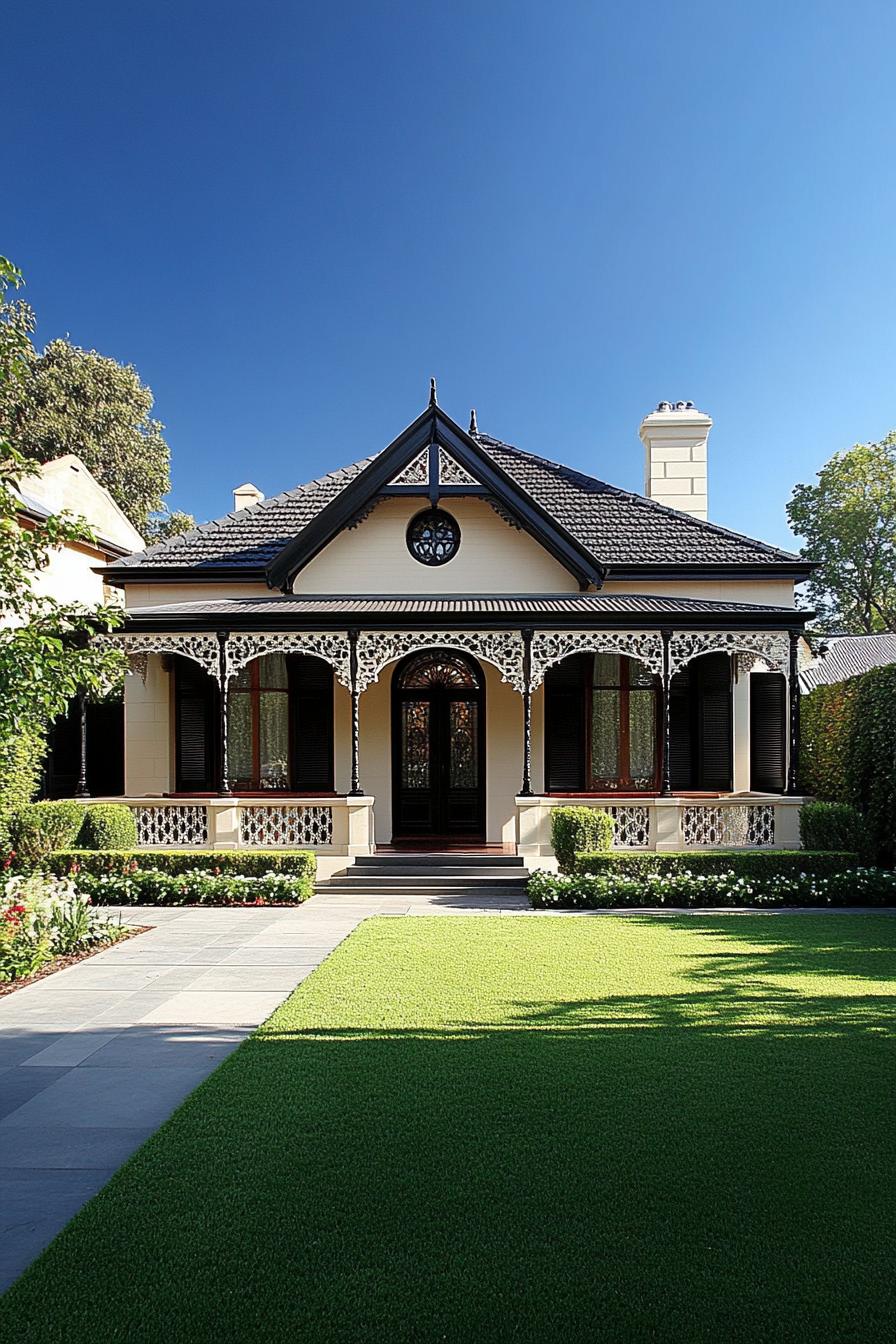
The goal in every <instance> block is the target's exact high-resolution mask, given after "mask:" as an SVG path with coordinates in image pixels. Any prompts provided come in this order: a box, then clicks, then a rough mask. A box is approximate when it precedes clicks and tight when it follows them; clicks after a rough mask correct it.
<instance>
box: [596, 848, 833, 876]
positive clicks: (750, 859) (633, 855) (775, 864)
mask: <svg viewBox="0 0 896 1344" xmlns="http://www.w3.org/2000/svg"><path fill="white" fill-rule="evenodd" d="M858 864H859V856H858V854H855V853H853V852H850V851H845V850H843V851H836V852H835V851H830V850H828V851H825V852H823V853H818V852H816V851H814V850H805V849H729V850H725V849H713V850H709V849H696V850H692V851H690V852H688V851H674V852H671V853H661V854H654V853H650V852H646V853H640V852H638V851H634V852H633V851H631V850H616V849H614V850H610V851H609V852H607V851H602V852H601V853H598V854H577V855H576V874H577V875H579V876H582V877H585V876H596V877H606V876H611V875H613V874H617V873H618V874H619V875H620V876H624V877H625V878H644V877H648V876H650V875H652V874H658V875H661V876H672V875H674V874H677V873H681V872H689V873H694V874H709V873H734V875H735V876H736V877H745V878H749V879H753V880H756V881H760V880H763V879H765V878H770V877H785V876H793V875H794V874H799V873H807V874H809V875H810V876H812V877H828V876H831V875H833V874H835V873H840V872H842V871H843V869H844V868H856V867H858Z"/></svg>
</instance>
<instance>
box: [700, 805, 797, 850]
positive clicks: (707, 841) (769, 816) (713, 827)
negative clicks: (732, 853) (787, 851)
mask: <svg viewBox="0 0 896 1344" xmlns="http://www.w3.org/2000/svg"><path fill="white" fill-rule="evenodd" d="M681 830H682V837H683V840H684V846H685V848H686V849H745V848H746V849H751V848H752V849H761V848H767V847H769V846H771V845H774V843H775V808H774V805H773V804H772V803H760V804H758V805H750V804H747V803H735V804H731V805H729V806H727V807H712V806H706V805H703V804H700V805H695V806H688V807H685V808H684V810H683V816H682V820H681Z"/></svg>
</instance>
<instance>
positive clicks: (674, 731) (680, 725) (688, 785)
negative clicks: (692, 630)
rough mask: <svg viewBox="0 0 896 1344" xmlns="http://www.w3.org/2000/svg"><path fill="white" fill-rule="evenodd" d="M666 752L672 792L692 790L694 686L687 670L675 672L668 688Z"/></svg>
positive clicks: (693, 785)
mask: <svg viewBox="0 0 896 1344" xmlns="http://www.w3.org/2000/svg"><path fill="white" fill-rule="evenodd" d="M669 748H670V749H669V761H670V775H671V781H672V788H673V790H674V791H675V792H676V793H677V792H678V791H679V790H681V789H683V790H688V789H693V788H695V787H696V785H695V782H694V700H693V683H692V680H691V675H690V671H689V669H688V668H686V667H685V668H682V670H681V671H680V672H676V674H675V676H674V677H673V678H672V684H671V686H670V688H669Z"/></svg>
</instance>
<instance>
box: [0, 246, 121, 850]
mask: <svg viewBox="0 0 896 1344" xmlns="http://www.w3.org/2000/svg"><path fill="white" fill-rule="evenodd" d="M21 283H22V277H21V274H20V272H19V271H18V270H17V269H16V267H15V266H13V265H12V264H11V263H10V262H9V261H7V260H6V258H5V257H0V401H4V399H5V404H9V385H10V383H11V382H12V383H14V382H15V381H16V380H17V379H20V378H21V377H22V376H23V371H24V370H25V369H27V365H28V361H29V358H30V356H29V347H30V339H29V337H30V331H29V330H28V328H27V322H26V323H25V324H23V323H22V321H21V320H19V318H17V317H16V316H15V314H16V313H18V314H21V311H22V309H21V307H19V306H17V305H16V304H11V305H10V304H7V303H6V302H5V300H6V295H7V293H8V292H9V290H10V289H17V288H18V287H19V285H21ZM10 314H12V316H10ZM33 467H34V463H33V462H31V461H29V460H28V459H27V458H25V457H24V456H23V455H22V454H21V453H20V452H19V451H18V450H17V449H16V448H14V447H13V446H12V445H11V444H10V443H9V442H8V441H7V440H5V439H4V438H3V436H2V434H0V612H2V615H3V624H2V625H0V686H2V688H3V694H2V695H0V838H2V830H3V820H4V813H5V812H6V811H8V808H9V806H10V802H11V801H12V800H14V801H20V800H21V796H22V788H21V780H22V779H23V778H24V779H25V780H27V781H30V782H32V783H33V779H34V774H35V771H36V762H37V763H39V760H40V753H41V752H42V749H43V742H44V737H45V733H46V730H47V727H48V726H49V724H50V722H51V721H52V720H53V718H55V717H56V715H57V714H61V713H63V712H64V711H65V709H66V708H67V706H68V702H69V700H70V699H71V698H72V697H73V696H74V695H76V694H78V692H79V691H85V692H87V693H88V694H99V695H102V694H104V693H106V692H107V691H108V690H109V688H110V687H111V686H112V685H113V684H114V683H115V682H116V681H117V680H119V679H120V677H121V674H122V671H123V666H124V663H123V658H122V655H121V654H120V653H119V652H118V651H117V650H116V649H114V648H112V647H109V646H106V645H103V644H97V643H92V642H91V637H92V636H93V635H95V634H96V633H97V630H98V629H99V630H103V629H107V630H108V629H110V628H111V627H112V626H114V625H117V624H119V622H120V621H121V613H120V611H119V610H118V609H116V608H108V607H101V608H96V609H94V610H91V609H89V608H87V607H84V606H81V605H80V604H77V603H69V604H64V603H61V602H58V601H57V600H56V599H55V598H52V597H49V596H45V595H41V594H40V593H39V592H37V591H36V590H35V587H34V583H33V579H34V575H35V574H36V572H37V571H38V570H40V569H42V568H43V566H44V565H46V563H47V561H48V560H49V558H50V555H51V553H52V552H53V550H54V549H55V548H56V547H57V546H59V545H61V544H62V543H63V542H65V541H69V540H71V541H79V540H92V537H91V535H90V530H89V528H88V527H87V526H86V524H85V523H84V520H83V519H76V518H72V517H69V516H66V515H63V514H60V515H56V516H53V517H50V518H48V519H46V521H45V522H43V523H39V524H36V525H34V526H29V527H27V528H25V527H22V526H21V525H20V523H19V521H18V514H19V509H20V503H19V500H18V497H17V495H16V485H17V482H18V480H19V478H20V477H21V476H22V475H24V474H25V473H26V472H27V471H29V470H33ZM35 757H36V759H35Z"/></svg>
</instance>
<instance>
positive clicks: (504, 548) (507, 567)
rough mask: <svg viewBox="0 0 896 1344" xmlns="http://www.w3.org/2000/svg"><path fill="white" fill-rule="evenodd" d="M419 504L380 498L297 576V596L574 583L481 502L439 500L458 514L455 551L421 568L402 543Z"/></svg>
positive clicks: (538, 588)
mask: <svg viewBox="0 0 896 1344" xmlns="http://www.w3.org/2000/svg"><path fill="white" fill-rule="evenodd" d="M424 506H425V501H423V500H421V499H420V498H419V497H416V498H406V499H385V500H383V501H382V502H381V503H380V504H378V505H377V506H376V508H375V509H374V510H373V513H372V514H371V515H370V516H369V518H366V519H365V520H364V522H362V523H360V524H359V525H358V527H356V528H354V529H353V530H347V531H345V532H341V533H340V534H339V535H338V536H337V537H334V539H333V540H332V541H331V542H330V544H329V545H328V546H325V547H324V549H323V550H322V551H321V552H320V554H319V555H317V556H315V558H314V559H313V560H312V561H311V563H310V564H308V565H306V566H305V568H304V569H303V570H301V571H300V572H299V574H298V575H297V576H296V581H295V584H294V591H295V592H297V593H364V594H367V593H521V592H522V593H569V592H578V583H577V582H576V580H575V579H574V578H573V576H572V575H571V574H570V573H568V571H567V570H565V569H564V568H563V566H562V565H561V564H559V563H558V562H557V561H556V560H554V558H553V557H552V556H550V555H549V554H548V552H547V551H545V550H544V549H543V548H542V547H541V546H540V545H539V543H538V542H537V541H536V540H535V539H534V538H533V537H531V536H529V534H528V533H527V532H521V531H517V529H516V528H514V527H510V526H508V524H507V523H505V522H503V521H502V520H501V519H500V518H499V517H498V515H497V514H496V513H495V511H494V509H492V508H491V506H490V505H488V504H486V503H485V502H484V501H483V500H481V499H463V498H457V499H449V500H443V501H442V507H444V508H445V509H447V510H448V511H449V512H450V513H451V514H452V515H453V517H455V518H456V519H457V522H458V524H459V526H460V532H461V543H460V549H459V551H458V553H457V555H456V556H455V557H454V559H453V560H449V562H448V564H447V565H436V566H431V565H421V564H420V563H419V561H417V560H415V559H414V558H413V556H412V555H411V554H410V553H409V551H408V548H407V545H406V544H405V533H406V531H407V525H408V523H409V522H410V520H411V518H413V516H414V514H415V513H419V512H420V509H421V507H424Z"/></svg>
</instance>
